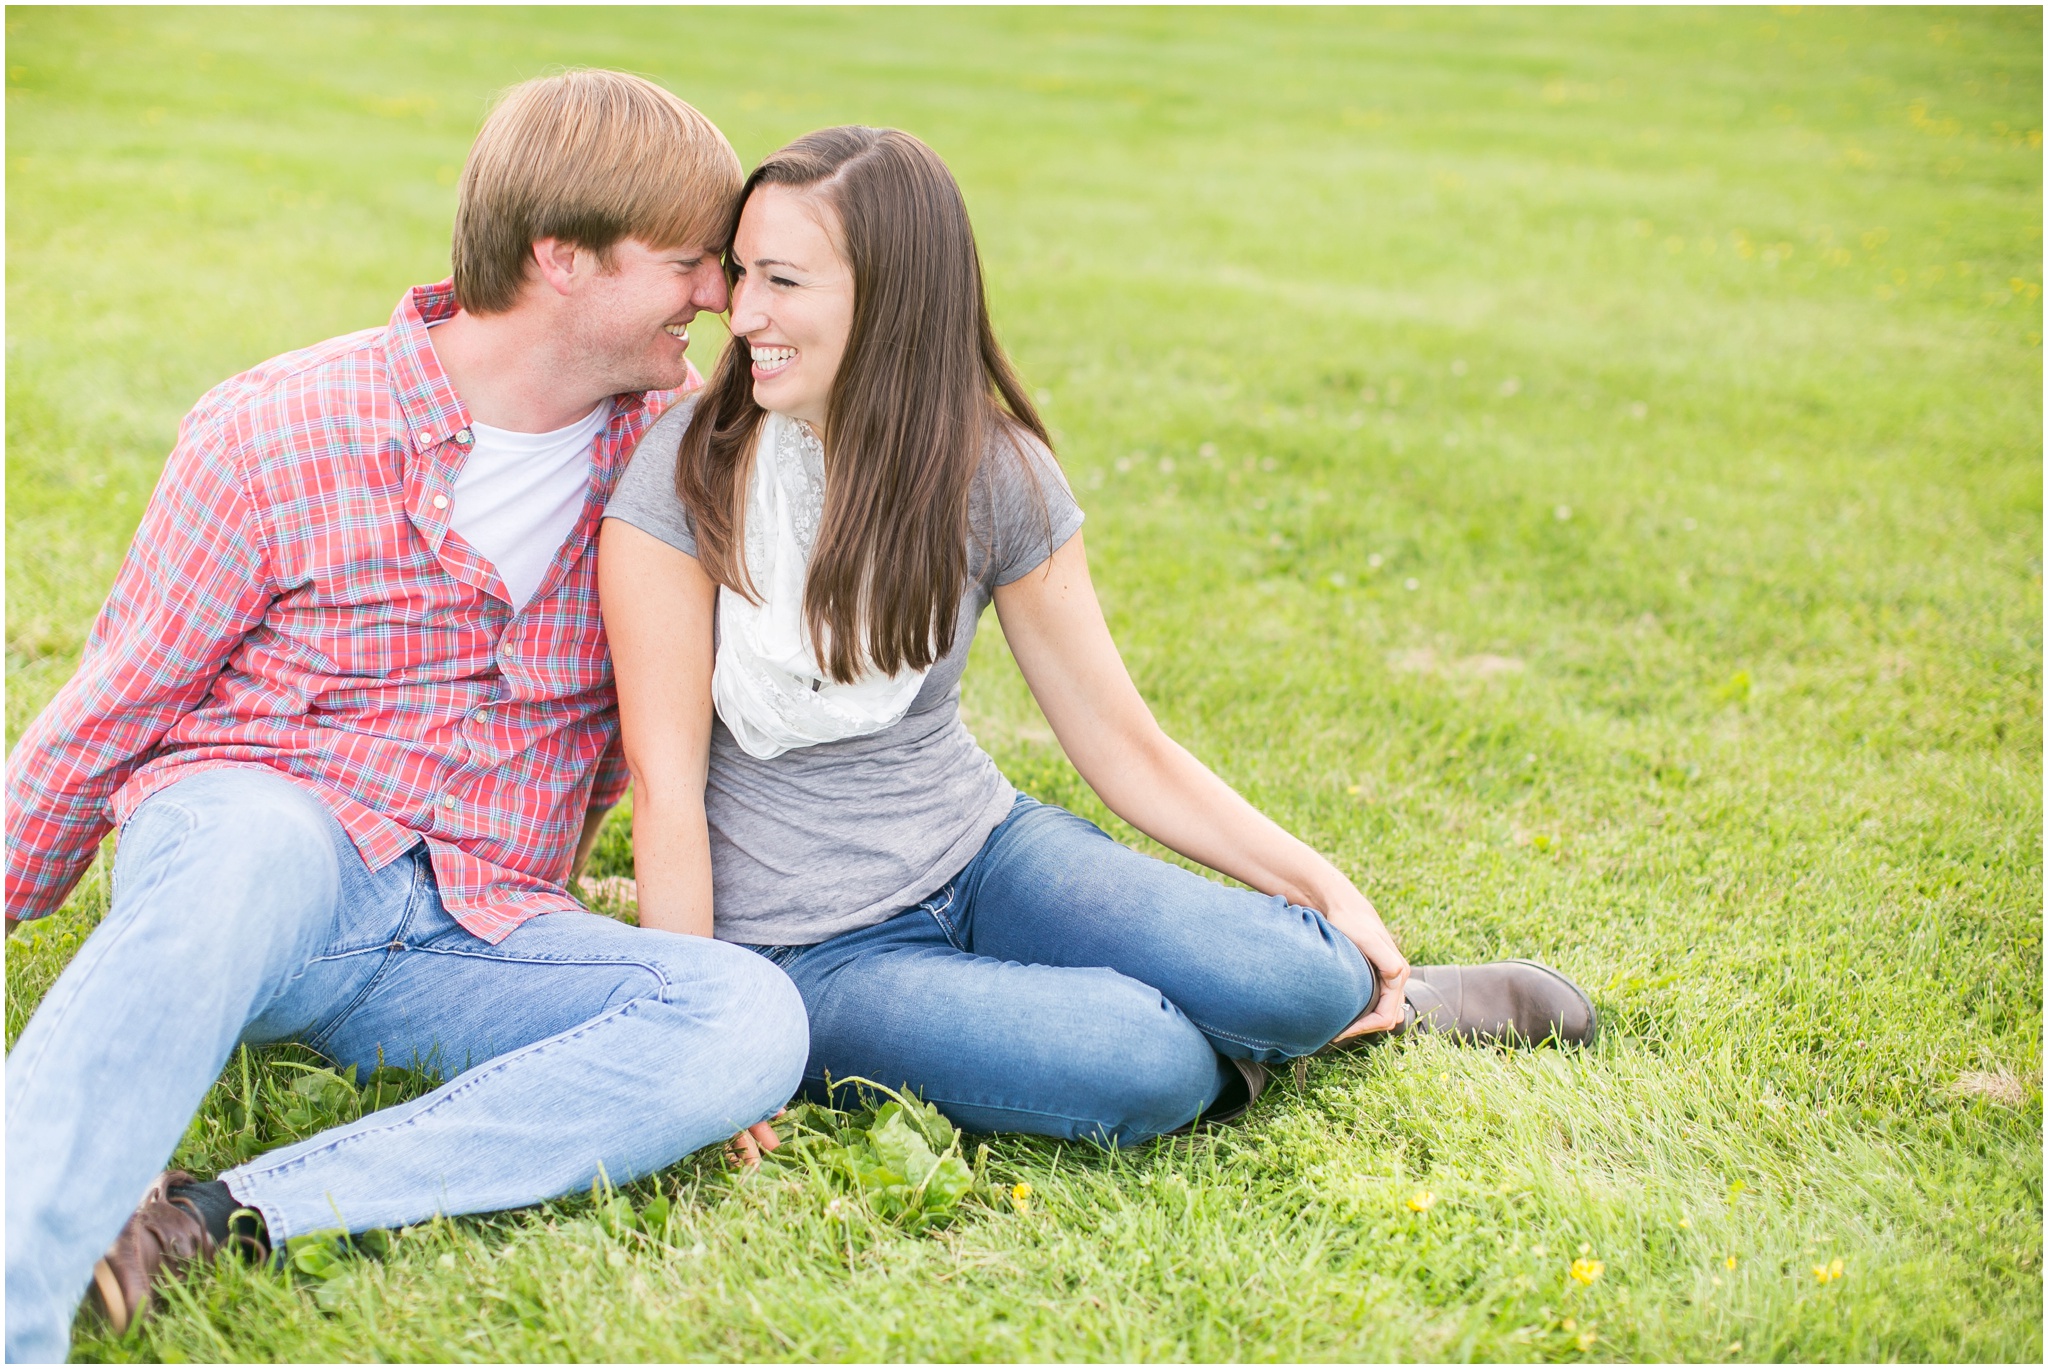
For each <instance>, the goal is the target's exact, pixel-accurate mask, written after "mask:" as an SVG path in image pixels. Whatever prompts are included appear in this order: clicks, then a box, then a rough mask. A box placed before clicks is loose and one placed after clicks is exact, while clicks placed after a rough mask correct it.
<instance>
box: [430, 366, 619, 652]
mask: <svg viewBox="0 0 2048 1369" xmlns="http://www.w3.org/2000/svg"><path fill="white" fill-rule="evenodd" d="M611 416H612V402H611V401H610V400H609V399H607V400H605V401H604V402H603V403H602V404H599V405H598V406H597V407H596V408H595V409H592V410H591V411H590V413H589V415H588V416H587V417H585V418H583V419H581V420H579V421H578V422H575V423H572V424H570V425H569V426H568V427H566V428H557V429H555V431H553V432H551V433H515V432H508V431H506V430H505V429H503V428H492V427H487V426H485V425H484V424H482V423H471V424H470V425H469V430H470V433H471V434H472V435H473V436H474V437H475V438H476V441H475V443H474V444H473V445H472V446H471V447H470V449H469V459H468V460H467V461H465V462H463V465H462V474H460V475H458V476H456V477H455V507H454V510H453V512H452V515H451V517H450V519H449V526H451V527H452V528H454V529H455V531H457V532H459V533H461V534H462V540H463V541H465V542H467V543H469V544H470V545H471V546H472V547H475V548H476V549H477V551H478V553H479V554H481V555H482V556H483V557H484V559H485V560H487V561H489V562H490V563H491V564H492V565H493V566H494V567H496V568H497V571H498V578H499V579H500V580H503V581H504V582H505V589H506V591H507V592H508V593H509V594H510V595H511V596H512V611H513V612H515V613H516V612H518V611H519V610H520V609H522V608H525V607H526V601H527V600H529V599H531V598H532V597H533V592H534V591H535V590H537V589H539V588H540V581H541V577H542V576H543V575H546V574H547V570H548V567H549V566H550V565H551V564H553V562H554V559H555V553H556V552H558V551H560V550H561V549H562V543H563V541H564V540H565V539H566V538H567V537H568V536H569V533H570V532H571V531H572V530H574V528H575V527H576V523H577V520H578V519H579V518H581V517H582V515H583V497H584V495H585V494H586V493H588V491H589V489H590V445H591V443H592V442H593V441H595V440H596V438H597V435H598V434H599V433H600V432H603V431H604V425H605V424H607V423H609V422H610V421H611Z"/></svg>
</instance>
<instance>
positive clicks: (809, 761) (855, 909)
mask: <svg viewBox="0 0 2048 1369" xmlns="http://www.w3.org/2000/svg"><path fill="white" fill-rule="evenodd" d="M693 407H694V405H693V404H691V403H689V402H685V403H683V404H679V405H677V406H676V407H675V408H674V409H672V410H670V411H669V412H668V413H666V414H664V415H663V416H662V418H661V420H660V421H659V422H658V423H656V424H655V425H654V426H653V427H652V428H650V429H648V431H647V435H646V436H645V437H644V438H642V439H641V441H640V448H639V450H638V451H637V452H636V453H635V454H634V457H633V464H632V465H631V466H630V467H629V468H628V469H627V471H626V474H625V476H624V477H623V478H621V479H620V481H619V486H618V489H617V490H616V491H615V492H614V493H613V494H612V499H611V503H610V504H608V505H607V506H606V507H605V517H607V518H617V519H619V520H620V521H622V522H626V523H631V524H632V525H633V526H634V527H636V528H639V529H640V530H641V531H643V532H646V533H648V534H650V535H652V536H654V537H658V538H660V539H661V540H662V541H664V542H666V543H668V544H669V545H670V546H672V547H674V548H676V549H677V550H678V551H683V552H687V553H689V554H690V555H692V556H694V555H696V554H697V536H696V529H695V525H694V524H693V522H692V520H691V518H690V513H689V510H688V508H686V507H685V506H684V504H683V502H682V500H681V499H680V498H678V497H677V495H676V489H675V453H676V447H677V444H678V443H679V442H680V441H681V440H682V435H683V429H684V427H685V426H686V425H687V424H688V423H689V418H690V410H691V409H692V408H693ZM1019 445H1020V446H1021V447H1022V448H1023V451H1022V456H1021V458H1020V456H1019V455H1017V454H1016V453H1015V452H1014V450H1010V449H1008V447H1007V444H1006V443H1003V442H1000V441H998V442H997V443H995V444H993V445H992V446H991V449H990V451H989V453H988V454H987V456H986V457H984V458H983V460H982V463H981V468H980V470H979V472H978V473H977V474H976V476H975V480H974V488H973V491H972V496H971V502H970V506H969V519H970V522H971V524H972V527H973V535H972V536H971V537H969V538H968V548H967V581H966V584H965V586H964V587H963V589H962V591H961V595H960V618H959V626H958V628H957V629H956V630H955V632H954V635H953V645H952V649H951V650H949V651H947V653H946V654H945V655H944V656H942V657H940V658H939V660H938V661H937V662H936V663H935V664H934V665H933V666H932V669H931V673H930V674H928V675H926V676H925V681H924V688H922V689H921V690H919V691H918V695H917V697H916V698H915V699H914V700H912V701H911V705H910V711H909V712H908V713H906V714H905V715H904V716H903V717H902V719H901V720H900V721H898V722H897V723H896V724H895V725H894V726H891V727H887V728H884V729H883V730H882V731H880V732H874V733H870V734H869V735H867V736H865V737H850V738H848V739H846V740H845V741H837V742H826V743H824V744H822V745H819V746H807V747H802V748H799V749H797V750H794V751H785V752H784V753H783V754H782V755H780V756H776V757H774V758H773V759H770V760H759V759H756V758H755V757H753V756H749V755H748V754H747V753H746V752H744V751H742V750H741V749H740V747H739V743H738V742H736V741H734V740H733V736H732V733H731V732H729V731H727V730H726V727H725V724H724V723H723V722H721V721H719V720H718V718H717V717H716V715H714V716H713V718H712V722H711V768H710V775H709V778H708V779H707V781H706V784H705V788H704V808H705V815H706V817H707V818H708V820H709V822H710V826H711V885H712V899H713V908H714V916H713V923H714V928H715V931H716V934H717V935H718V937H719V938H720V939H722V940H726V941H740V942H747V943H750V944H753V945H777V946H797V945H810V944H813V943H815V942H819V941H824V940H826V939H827V938H829V937H834V936H837V935H839V934H840V933H841V932H850V931H854V930H856V929H857V928H861V927H868V926H872V925H874V924H875V923H877V922H881V921H884V920H886V919H887V918H889V917H892V916H894V915H895V914H896V913H898V912H901V911H902V910H903V909H905V908H908V907H911V906H913V905H914V904H916V903H917V902H918V901H919V900H921V899H923V898H925V897H927V896H929V895H930V894H932V893H933V892H934V891H936V890H937V889H938V888H939V887H940V886H941V885H943V884H944V883H945V882H946V881H947V880H949V879H951V878H952V877H953V876H954V875H956V874H958V873H960V871H961V869H962V868H963V867H964V866H965V865H966V864H967V862H968V861H969V860H971V859H972V858H973V857H974V853H975V852H976V851H979V850H980V849H981V845H982V843H983V842H984V841H986V840H988V834H989V833H990V832H993V831H994V830H995V828H996V824H997V823H999V822H1001V821H1002V820H1003V817H1004V815H1005V814H1007V813H1008V812H1009V810H1010V805H1011V804H1012V803H1013V802H1014V801H1015V798H1016V791H1015V790H1013V789H1011V788H1010V785H1009V782H1008V781H1007V780H1005V779H1004V778H1003V776H1002V772H1001V771H999V770H997V769H996V766H995V762H994V761H992V760H990V759H989V758H988V754H987V753H986V752H984V751H983V750H982V749H981V748H980V746H978V745H976V744H975V740H974V738H973V736H971V735H970V734H969V733H968V731H967V728H966V727H965V726H964V725H963V724H962V723H961V721H960V675H961V672H962V671H964V670H966V668H967V648H968V645H969V644H970V643H971V642H973V640H974V630H975V628H976V627H977V626H978V625H979V624H980V620H981V612H982V610H983V609H984V608H986V607H988V603H989V600H990V599H991V598H992V597H993V595H994V592H995V587H996V586H997V585H1006V584H1009V583H1010V582H1011V581H1012V580H1015V579H1017V578H1019V577H1020V576H1022V575H1024V574H1025V573H1026V572H1028V571H1030V570H1032V569H1034V568H1035V567H1037V566H1039V565H1041V564H1043V563H1044V561H1045V559H1046V558H1047V557H1049V556H1051V555H1052V554H1053V552H1054V551H1056V550H1058V549H1059V547H1061V546H1062V545H1064V544H1065V542H1066V540H1067V539H1068V538H1069V537H1072V536H1073V535H1074V533H1075V531H1076V530H1077V529H1078V528H1079V527H1080V526H1081V509H1080V506H1079V505H1078V504H1076V503H1075V502H1074V495H1073V491H1071V490H1070V489H1068V488H1067V483H1066V480H1065V478H1064V477H1063V476H1062V475H1061V474H1060V469H1059V464H1058V462H1056V461H1055V460H1054V459H1053V457H1052V454H1051V453H1050V452H1048V451H1046V450H1045V448H1044V447H1042V446H1040V445H1039V444H1038V443H1037V442H1036V441H1035V440H1032V439H1030V438H1028V437H1027V438H1024V439H1022V440H1021V441H1020V443H1019ZM712 646H713V644H712V643H710V642H707V643H705V649H706V650H710V649H712Z"/></svg>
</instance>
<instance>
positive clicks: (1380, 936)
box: [1323, 890, 1408, 1041]
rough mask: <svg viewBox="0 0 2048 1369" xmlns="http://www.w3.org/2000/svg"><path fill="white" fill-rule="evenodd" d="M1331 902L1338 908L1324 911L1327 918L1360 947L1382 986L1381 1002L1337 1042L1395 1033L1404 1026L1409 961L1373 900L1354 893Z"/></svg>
mask: <svg viewBox="0 0 2048 1369" xmlns="http://www.w3.org/2000/svg"><path fill="white" fill-rule="evenodd" d="M1331 902H1333V903H1335V904H1337V905H1338V906H1336V907H1332V908H1326V909H1324V910H1323V916H1324V918H1326V919H1327V920H1328V921H1329V923H1330V925H1331V926H1332V927H1335V928H1336V929H1337V930H1338V931H1340V932H1342V933H1344V935H1346V936H1348V937H1350V938H1351V944H1352V945H1354V946H1356V947H1358V951H1359V954H1361V955H1363V956H1364V957H1365V958H1366V960H1367V961H1368V962H1369V963H1370V964H1371V965H1372V968H1373V975H1374V977H1375V978H1377V979H1378V980H1379V984H1380V994H1379V997H1378V999H1376V1000H1375V1001H1374V1003H1373V1005H1372V1006H1371V1007H1370V1008H1367V1009H1366V1010H1365V1011H1364V1012H1363V1013H1361V1014H1360V1015H1359V1017H1358V1020H1357V1021H1355V1022H1353V1023H1352V1024H1351V1025H1350V1026H1348V1027H1346V1028H1345V1029H1344V1030H1343V1031H1341V1032H1339V1033H1337V1038H1336V1039H1337V1040H1339V1041H1349V1040H1350V1039H1351V1038H1353V1037H1355V1036H1364V1035H1365V1034H1367V1033H1368V1032H1383V1031H1392V1030H1393V1029H1394V1028H1396V1027H1398V1026H1400V1025H1401V1020H1402V1017H1403V1015H1404V1013H1405V1010H1406V1007H1407V1002H1408V998H1407V990H1408V958H1407V957H1406V956H1404V955H1402V954H1401V948H1400V947H1398V946H1396V945H1395V944H1394V938H1393V935H1392V934H1391V933H1389V932H1388V931H1387V924H1386V923H1384V922H1382V921H1380V915H1379V913H1378V911H1377V910H1376V909H1374V907H1373V906H1372V900H1370V899H1368V898H1367V897H1366V896H1365V895H1364V894H1361V893H1358V892H1357V891H1356V890H1353V891H1352V892H1351V893H1350V895H1349V896H1348V897H1345V898H1342V899H1333V900H1331Z"/></svg>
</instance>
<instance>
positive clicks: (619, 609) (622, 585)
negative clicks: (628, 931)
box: [597, 518, 718, 936]
mask: <svg viewBox="0 0 2048 1369" xmlns="http://www.w3.org/2000/svg"><path fill="white" fill-rule="evenodd" d="M597 587H598V595H599V599H600V601H601V603H602V605H603V609H604V630H605V636H606V637H607V638H609V639H610V641H611V649H612V671H613V673H614V675H616V676H617V679H618V688H619V728H620V732H621V734H622V738H623V741H624V743H625V749H626V767H627V769H628V770H630V771H631V772H632V774H633V876H634V879H635V880H636V881H637V882H638V885H639V896H640V925H641V926H643V927H656V928H659V929H661V930H662V931H668V932H688V933H691V934H693V935H696V936H710V935H711V836H710V830H709V829H708V828H707V827H706V825H705V821H704V775H705V769H706V767H707V766H708V765H709V763H710V757H711V662H712V652H711V615H712V612H713V610H714V609H715V608H716V606H717V603H718V586H717V585H716V584H715V583H714V582H713V581H712V579H711V577H710V576H708V575H706V574H705V573H704V569H703V567H702V566H700V565H698V564H697V558H696V557H694V556H690V555H688V554H686V553H684V552H680V551H677V550H676V549H675V548H674V547H671V546H670V545H668V543H666V542H663V541H661V540H660V539H659V538H657V537H653V536H650V535H649V534H647V533H645V532H642V531H641V530H640V529H639V528H636V527H634V526H633V525H632V524H630V523H624V522H621V521H619V520H618V519H616V518H608V519H606V520H605V524H604V530H603V532H602V533H601V534H600V535H599V540H598V560H597Z"/></svg>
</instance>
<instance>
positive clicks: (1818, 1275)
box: [1813, 1258, 1842, 1283]
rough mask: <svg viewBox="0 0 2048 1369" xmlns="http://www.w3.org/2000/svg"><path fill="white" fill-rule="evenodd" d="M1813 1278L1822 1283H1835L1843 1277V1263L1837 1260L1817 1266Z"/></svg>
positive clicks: (1814, 1268)
mask: <svg viewBox="0 0 2048 1369" xmlns="http://www.w3.org/2000/svg"><path fill="white" fill-rule="evenodd" d="M1813 1277H1814V1278H1815V1279H1817V1280H1819V1281H1820V1282H1821V1283H1833V1282H1834V1281H1835V1280H1836V1279H1839V1278H1841V1277H1842V1261H1841V1260H1840V1259H1839V1258H1837V1259H1832V1260H1829V1261H1828V1262H1827V1263H1826V1264H1817V1265H1815V1266H1814V1267H1813Z"/></svg>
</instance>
